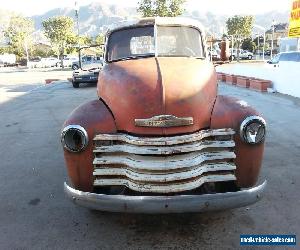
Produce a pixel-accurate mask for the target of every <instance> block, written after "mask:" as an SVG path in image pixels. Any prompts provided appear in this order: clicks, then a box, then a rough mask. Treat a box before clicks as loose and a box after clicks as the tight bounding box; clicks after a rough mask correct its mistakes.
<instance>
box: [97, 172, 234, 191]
mask: <svg viewBox="0 0 300 250" xmlns="http://www.w3.org/2000/svg"><path fill="white" fill-rule="evenodd" d="M233 180H236V178H235V176H234V175H233V174H224V175H205V176H200V177H198V178H194V179H191V180H190V181H188V182H173V183H167V184H160V183H139V182H135V181H132V180H128V179H95V181H94V186H126V187H128V188H130V189H132V190H134V191H137V192H153V193H176V192H182V191H187V190H192V189H195V188H198V187H200V186H202V185H203V184H204V183H207V182H221V181H233Z"/></svg>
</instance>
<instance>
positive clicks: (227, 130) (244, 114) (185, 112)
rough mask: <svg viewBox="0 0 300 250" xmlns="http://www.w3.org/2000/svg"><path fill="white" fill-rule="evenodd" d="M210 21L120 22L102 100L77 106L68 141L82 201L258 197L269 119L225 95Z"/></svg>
mask: <svg viewBox="0 0 300 250" xmlns="http://www.w3.org/2000/svg"><path fill="white" fill-rule="evenodd" d="M205 39H206V38H205V32H204V28H203V27H202V26H201V24H200V23H198V22H197V21H195V20H192V19H185V18H161V17H156V18H145V19H138V20H134V21H127V22H123V23H120V24H119V25H116V26H115V27H113V28H111V29H110V30H109V31H108V32H107V34H106V39H105V52H104V60H105V66H104V68H103V70H102V71H101V72H100V74H99V78H98V84H97V93H98V97H99V98H98V99H96V100H92V101H90V102H87V103H85V104H82V105H81V106H79V107H78V108H76V109H75V110H74V111H73V112H72V113H71V114H70V116H69V117H68V119H67V120H66V121H65V123H64V125H63V129H62V133H61V142H62V145H63V149H64V157H65V162H66V166H67V171H68V175H69V182H66V183H65V185H64V189H65V192H66V194H67V196H68V197H69V198H70V199H71V200H72V201H73V202H74V203H76V204H78V205H81V206H85V207H88V208H90V209H97V210H101V211H111V212H130V213H183V212H204V211H215V210H223V209H231V208H236V207H242V206H248V205H250V204H253V203H255V202H256V201H258V200H259V199H260V198H261V197H262V194H263V191H264V189H265V186H266V181H262V182H261V183H260V184H257V181H258V175H259V172H260V168H261V164H262V159H263V151H264V140H265V135H266V122H265V120H264V118H263V117H262V116H261V115H260V114H259V112H257V111H256V110H255V109H253V108H251V107H250V106H249V105H248V104H247V103H246V102H244V101H241V100H238V99H236V98H232V97H229V96H224V95H218V83H217V77H216V72H215V68H214V65H213V64H212V63H211V62H210V61H209V60H208V51H207V48H206V40H205Z"/></svg>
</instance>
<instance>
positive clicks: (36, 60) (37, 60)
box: [27, 56, 42, 68]
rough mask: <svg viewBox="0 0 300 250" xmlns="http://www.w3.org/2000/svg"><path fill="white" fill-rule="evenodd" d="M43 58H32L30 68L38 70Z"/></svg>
mask: <svg viewBox="0 0 300 250" xmlns="http://www.w3.org/2000/svg"><path fill="white" fill-rule="evenodd" d="M41 60H42V58H41V57H40V56H36V57H32V58H30V59H29V62H27V67H28V68H38V67H39V65H41Z"/></svg>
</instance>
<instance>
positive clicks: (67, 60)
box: [56, 56, 79, 67]
mask: <svg viewBox="0 0 300 250" xmlns="http://www.w3.org/2000/svg"><path fill="white" fill-rule="evenodd" d="M77 61H79V59H78V57H74V56H73V57H71V56H70V57H69V56H68V57H65V58H64V59H63V64H64V67H72V64H73V62H77ZM56 66H57V67H61V61H60V60H59V61H58V62H57V63H56Z"/></svg>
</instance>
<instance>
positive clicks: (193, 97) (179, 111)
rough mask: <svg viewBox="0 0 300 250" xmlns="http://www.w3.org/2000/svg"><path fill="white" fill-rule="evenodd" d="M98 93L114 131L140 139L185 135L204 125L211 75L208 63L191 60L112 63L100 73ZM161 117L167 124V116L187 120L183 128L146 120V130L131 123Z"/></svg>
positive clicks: (213, 76) (209, 108) (212, 85)
mask: <svg viewBox="0 0 300 250" xmlns="http://www.w3.org/2000/svg"><path fill="white" fill-rule="evenodd" d="M98 95H99V97H100V98H102V99H103V100H104V102H105V103H106V104H107V105H108V106H109V108H110V110H111V111H112V113H113V116H114V118H115V122H116V126H117V129H118V130H119V131H126V132H129V133H134V134H143V135H170V134H178V133H180V134H181V133H190V132H194V131H197V130H200V129H203V128H208V127H210V117H211V113H212V109H213V105H214V102H215V99H216V95H217V85H216V74H215V70H214V67H213V65H212V64H211V63H209V62H207V61H205V60H202V59H196V58H182V57H180V58H179V57H177V58H176V57H172V58H170V57H158V58H154V57H153V58H146V59H137V60H126V61H119V62H113V63H109V64H107V65H106V66H105V67H104V69H103V71H102V72H101V73H100V76H99V82H98ZM162 115H163V118H164V115H171V116H172V117H171V119H173V120H174V117H173V116H175V117H178V118H189V119H187V120H188V124H185V125H178V124H177V125H176V126H175V127H174V124H173V125H171V127H168V126H170V125H167V127H154V126H157V123H155V122H152V123H151V121H150V122H149V121H148V120H146V121H148V122H146V124H147V125H148V127H141V126H140V124H139V123H138V122H136V121H135V120H136V119H149V118H152V117H155V116H162ZM191 118H192V119H193V124H190V123H191V122H190V121H191ZM154 120H157V118H154ZM182 120H185V119H182Z"/></svg>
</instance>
